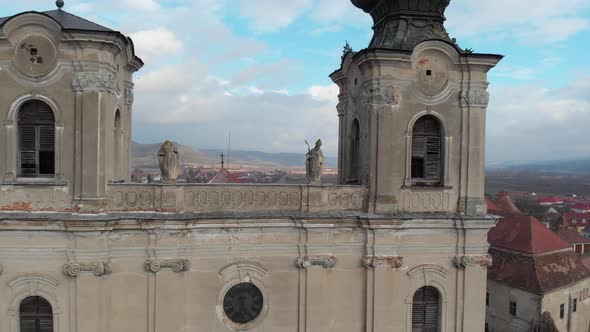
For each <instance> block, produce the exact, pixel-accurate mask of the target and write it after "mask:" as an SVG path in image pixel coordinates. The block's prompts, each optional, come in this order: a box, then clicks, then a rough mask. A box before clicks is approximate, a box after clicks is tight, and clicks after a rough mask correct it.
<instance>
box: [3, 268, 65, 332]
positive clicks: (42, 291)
mask: <svg viewBox="0 0 590 332" xmlns="http://www.w3.org/2000/svg"><path fill="white" fill-rule="evenodd" d="M57 285H58V282H57V280H55V279H54V278H53V277H50V276H47V275H42V274H25V275H21V276H18V277H17V278H15V279H14V280H12V281H11V282H10V283H9V284H8V286H9V288H10V291H9V292H8V294H5V296H3V298H5V299H7V304H8V310H7V318H8V322H9V323H8V326H9V329H8V331H7V332H18V331H19V313H20V304H21V302H22V301H23V300H24V299H26V298H28V297H31V296H40V297H42V298H44V299H45V300H47V301H48V302H49V304H50V305H51V309H52V312H53V331H55V332H62V330H61V324H60V323H61V322H60V318H61V314H62V310H61V306H60V303H59V301H58V299H59V296H58V295H57ZM8 299H10V300H8Z"/></svg>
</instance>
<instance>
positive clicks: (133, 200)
mask: <svg viewBox="0 0 590 332" xmlns="http://www.w3.org/2000/svg"><path fill="white" fill-rule="evenodd" d="M108 192H109V198H110V199H109V210H112V211H159V212H255V211H301V212H333V211H364V210H365V201H366V188H365V187H364V186H308V185H250V184H249V185H217V184H215V185H213V184H197V185H190V184H189V185H168V184H153V185H144V184H109V188H108Z"/></svg>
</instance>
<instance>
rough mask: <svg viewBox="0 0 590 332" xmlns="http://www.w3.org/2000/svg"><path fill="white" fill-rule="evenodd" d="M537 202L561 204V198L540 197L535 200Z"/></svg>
mask: <svg viewBox="0 0 590 332" xmlns="http://www.w3.org/2000/svg"><path fill="white" fill-rule="evenodd" d="M537 203H538V204H541V203H551V204H561V203H563V198H560V197H542V198H539V199H538V200H537Z"/></svg>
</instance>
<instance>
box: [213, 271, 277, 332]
mask: <svg viewBox="0 0 590 332" xmlns="http://www.w3.org/2000/svg"><path fill="white" fill-rule="evenodd" d="M219 274H220V276H221V277H222V278H223V286H222V287H221V289H220V291H219V294H218V296H217V305H216V307H215V310H216V312H217V317H218V318H219V320H220V321H221V323H222V324H223V325H224V326H226V327H227V328H228V329H229V330H232V331H245V330H249V329H252V328H254V327H256V326H258V325H260V323H261V322H262V321H263V320H264V318H265V317H266V315H267V314H268V310H269V307H270V303H269V302H270V297H269V292H268V290H267V289H266V286H265V284H266V283H265V281H264V277H265V275H266V274H267V269H266V268H265V267H264V266H263V265H261V264H259V263H256V262H250V261H242V262H237V263H233V264H229V265H227V266H225V267H224V268H222V269H221V270H220V271H219ZM240 283H251V284H253V285H254V286H256V287H257V288H258V289H259V290H260V292H261V293H262V297H263V299H264V300H263V307H262V310H261V312H260V315H258V317H257V318H256V319H254V320H253V321H251V322H249V323H246V324H239V323H235V322H232V321H231V320H230V319H229V318H228V317H227V316H226V314H225V312H224V310H223V301H224V298H225V295H226V294H227V292H228V291H229V290H230V289H231V288H232V287H234V286H235V285H238V284H240Z"/></svg>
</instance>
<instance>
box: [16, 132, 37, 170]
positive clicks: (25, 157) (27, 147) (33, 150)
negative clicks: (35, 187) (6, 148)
mask: <svg viewBox="0 0 590 332" xmlns="http://www.w3.org/2000/svg"><path fill="white" fill-rule="evenodd" d="M19 134H20V140H19V144H20V146H19V147H20V164H21V171H22V173H23V174H35V173H37V143H36V142H37V128H36V127H35V126H33V125H22V126H20V128H19Z"/></svg>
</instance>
